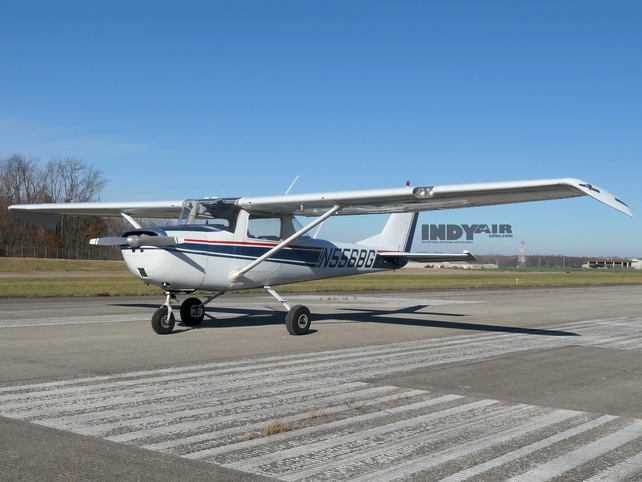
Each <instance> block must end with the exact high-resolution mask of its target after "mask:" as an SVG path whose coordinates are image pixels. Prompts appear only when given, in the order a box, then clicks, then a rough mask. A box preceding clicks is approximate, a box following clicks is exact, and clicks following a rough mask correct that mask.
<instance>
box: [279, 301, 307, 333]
mask: <svg viewBox="0 0 642 482" xmlns="http://www.w3.org/2000/svg"><path fill="white" fill-rule="evenodd" d="M311 321H312V320H311V319H310V310H309V309H308V308H307V307H306V306H303V305H295V306H293V307H292V308H290V311H288V314H287V315H285V327H286V328H287V329H288V333H289V334H290V335H305V334H306V333H307V332H308V330H309V329H310V322H311Z"/></svg>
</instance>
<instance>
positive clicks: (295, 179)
mask: <svg viewBox="0 0 642 482" xmlns="http://www.w3.org/2000/svg"><path fill="white" fill-rule="evenodd" d="M298 179H299V175H298V174H297V175H296V177H295V178H294V181H292V184H290V187H289V188H288V190H287V191H285V195H286V196H287V195H288V193H289V192H290V189H292V186H294V183H295V182H297V180H298Z"/></svg>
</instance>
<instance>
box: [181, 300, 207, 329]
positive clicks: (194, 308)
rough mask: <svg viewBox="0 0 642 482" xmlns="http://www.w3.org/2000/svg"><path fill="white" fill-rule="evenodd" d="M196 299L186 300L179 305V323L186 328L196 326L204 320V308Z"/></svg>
mask: <svg viewBox="0 0 642 482" xmlns="http://www.w3.org/2000/svg"><path fill="white" fill-rule="evenodd" d="M200 305H201V300H199V299H198V298H187V299H186V300H185V301H183V304H182V305H181V321H182V322H183V323H184V324H186V325H187V326H198V325H200V324H201V323H202V322H203V318H205V307H204V306H200Z"/></svg>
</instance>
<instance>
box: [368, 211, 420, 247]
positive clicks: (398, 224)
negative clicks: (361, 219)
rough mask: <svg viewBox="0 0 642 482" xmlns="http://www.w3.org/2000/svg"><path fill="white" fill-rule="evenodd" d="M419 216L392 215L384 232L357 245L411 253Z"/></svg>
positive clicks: (407, 214)
mask: <svg viewBox="0 0 642 482" xmlns="http://www.w3.org/2000/svg"><path fill="white" fill-rule="evenodd" d="M418 216H419V213H417V212H414V213H395V214H391V215H390V218H389V219H388V222H387V223H386V225H385V226H384V228H383V231H382V232H380V233H379V234H377V235H376V236H372V237H370V238H367V239H364V240H362V241H359V242H358V243H357V244H364V245H367V246H373V247H375V248H377V249H379V250H384V251H399V252H402V253H407V252H410V248H411V247H412V238H413V237H414V235H415V228H416V227H417V218H418Z"/></svg>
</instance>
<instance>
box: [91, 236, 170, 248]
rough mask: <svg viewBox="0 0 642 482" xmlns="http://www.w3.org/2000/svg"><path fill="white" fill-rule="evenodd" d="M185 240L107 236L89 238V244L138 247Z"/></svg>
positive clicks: (157, 237)
mask: <svg viewBox="0 0 642 482" xmlns="http://www.w3.org/2000/svg"><path fill="white" fill-rule="evenodd" d="M181 242H183V240H182V239H181V238H177V237H175V236H134V235H131V236H127V237H126V238H124V237H122V236H107V237H104V238H94V239H90V240H89V244H93V245H95V246H130V247H132V248H138V247H140V246H172V245H174V244H179V243H181Z"/></svg>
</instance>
